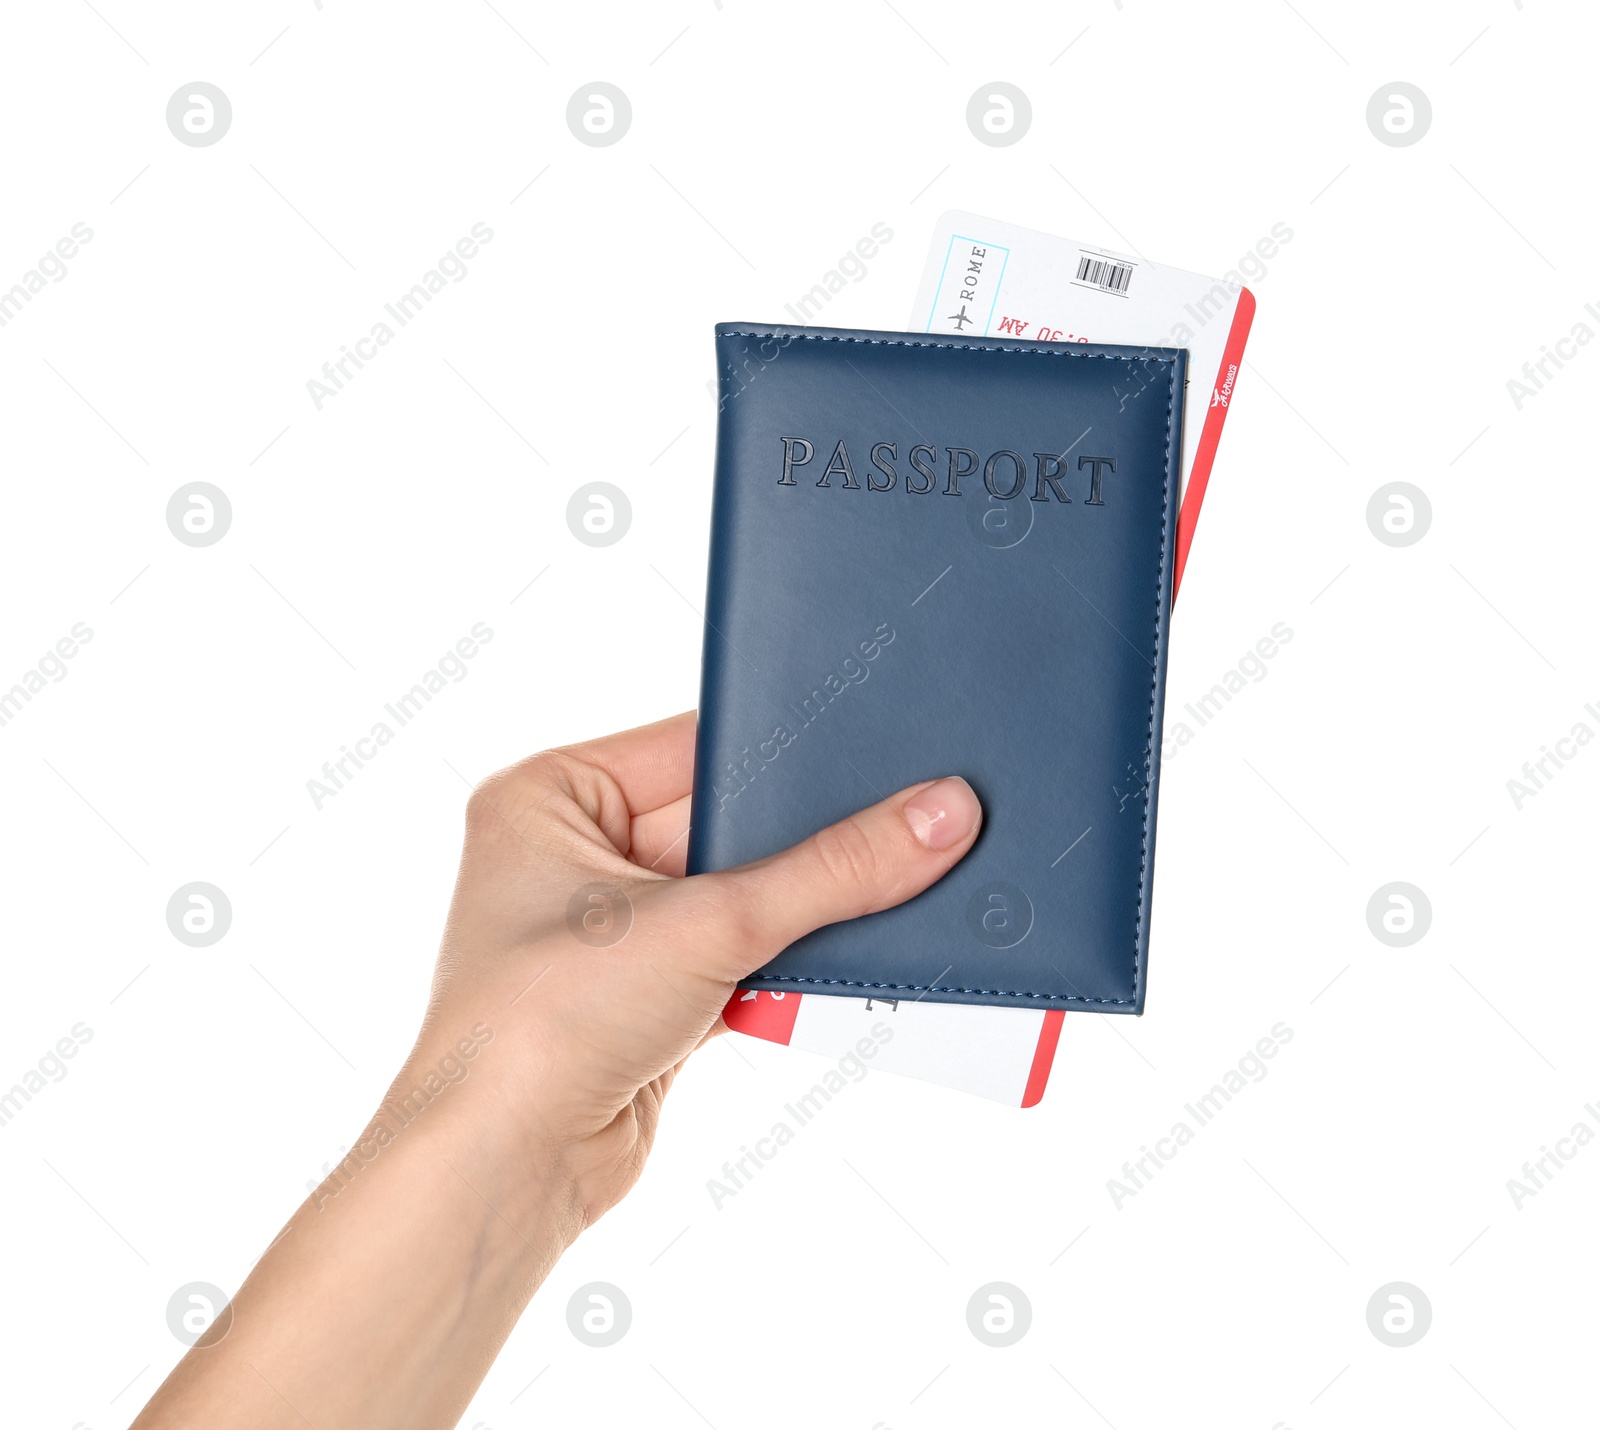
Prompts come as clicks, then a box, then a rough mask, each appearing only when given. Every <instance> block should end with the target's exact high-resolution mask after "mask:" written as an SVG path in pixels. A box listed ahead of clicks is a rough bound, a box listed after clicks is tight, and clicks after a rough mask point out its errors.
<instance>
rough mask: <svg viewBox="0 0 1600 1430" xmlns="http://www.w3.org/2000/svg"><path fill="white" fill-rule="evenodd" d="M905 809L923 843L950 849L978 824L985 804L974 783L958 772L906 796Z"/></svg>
mask: <svg viewBox="0 0 1600 1430" xmlns="http://www.w3.org/2000/svg"><path fill="white" fill-rule="evenodd" d="M902 812H903V813H904V814H905V817H906V823H907V824H909V825H910V826H911V832H912V833H913V834H914V835H916V836H917V841H918V842H919V843H920V844H923V845H925V846H926V847H927V848H929V849H949V848H950V847H951V846H952V845H955V844H959V843H960V842H961V841H962V840H963V839H965V838H966V837H967V836H968V835H969V834H971V833H972V831H973V830H974V829H976V828H977V827H978V820H979V819H981V818H982V817H983V806H982V805H980V804H979V803H978V796H977V795H975V794H974V793H973V792H972V786H971V785H969V784H968V783H967V782H966V781H965V780H964V779H962V778H961V777H960V776H959V775H951V776H949V778H947V779H942V780H938V781H936V782H935V783H933V784H931V785H929V786H928V787H927V789H925V790H923V791H922V793H921V794H919V795H916V796H915V797H914V798H912V799H909V800H907V801H906V804H905V808H904V810H903V811H902Z"/></svg>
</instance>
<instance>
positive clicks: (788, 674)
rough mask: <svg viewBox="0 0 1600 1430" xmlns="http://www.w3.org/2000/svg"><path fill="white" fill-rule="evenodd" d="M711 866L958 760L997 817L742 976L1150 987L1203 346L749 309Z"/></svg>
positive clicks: (725, 497)
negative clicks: (927, 868) (928, 874)
mask: <svg viewBox="0 0 1600 1430" xmlns="http://www.w3.org/2000/svg"><path fill="white" fill-rule="evenodd" d="M716 355H717V369H718V418H717V453H716V471H715V482H714V493H713V506H712V527H711V542H710V562H709V573H708V579H707V589H706V606H705V643H704V652H703V659H702V667H701V695H700V723H699V733H698V736H697V744H696V752H695V776H694V790H693V797H692V808H691V826H690V833H689V851H688V872H689V873H691V874H695V873H702V872H705V871H708V870H715V869H724V868H729V867H732V866H735V865H739V864H744V863H747V862H749V861H751V860H754V859H759V858H762V857H764V856H766V855H769V854H772V853H775V852H777V851H778V850H780V849H783V848H786V847H787V846H789V845H791V844H794V843H796V842H798V841H799V840H801V839H803V838H805V837H806V836H807V835H809V834H812V833H813V832H815V831H816V830H817V829H820V828H822V827H823V826H825V825H828V824H831V823H833V822H835V821H836V820H839V819H842V818H844V817H845V816H846V815H848V814H850V813H852V812H854V811H855V810H858V809H860V808H862V807H863V806H864V805H867V804H871V803H873V802H874V801H876V800H879V799H882V798H884V797H886V796H887V795H889V794H892V793H894V792H895V791H896V790H899V789H901V788H903V787H904V786H906V785H910V784H914V783H916V782H917V781H920V780H926V779H934V778H937V777H939V776H942V775H949V774H958V775H962V776H963V777H965V778H966V779H967V780H968V782H969V783H970V784H971V785H972V786H973V788H974V789H975V790H976V791H977V794H978V797H979V798H980V799H981V800H982V802H983V807H984V824H983V828H982V830H981V832H980V834H979V837H978V840H977V843H976V844H975V846H974V847H973V849H972V850H971V852H970V853H968V854H967V856H966V858H965V859H963V860H962V861H961V862H960V863H958V864H956V865H955V867H954V868H953V870H952V871H951V872H950V873H949V874H947V875H945V876H944V878H943V879H941V880H940V881H939V882H938V883H936V884H935V885H933V887H932V888H930V889H928V890H926V891H925V892H924V893H922V894H919V895H917V896H916V897H914V898H912V899H911V900H909V901H908V902H907V903H904V904H902V905H900V906H898V907H896V908H893V909H887V910H884V911H883V912H881V913H876V914H869V915H867V916H866V917H864V918H859V919H852V920H848V921H845V922H842V923H836V924H831V925H829V926H828V927H826V928H823V929H819V930H817V931H815V932H814V933H811V934H808V935H806V936H805V937H804V938H802V939H800V940H799V941H797V942H796V943H794V944H792V945H790V946H789V947H788V948H787V949H785V950H784V951H783V952H782V953H781V954H779V955H778V956H777V957H776V958H775V959H773V960H772V962H771V963H769V964H768V965H767V966H765V967H764V968H762V969H760V970H758V971H757V973H756V974H755V975H754V976H752V977H751V978H748V979H746V980H744V981H743V982H742V983H741V985H740V986H741V987H743V988H746V989H758V990H765V991H768V992H772V993H782V992H794V993H804V994H813V993H815V994H824V995H826V994H834V995H843V996H849V997H853V998H865V997H871V998H881V999H883V1000H885V1001H898V1000H901V999H908V1000H914V1001H929V1002H935V1003H973V1004H988V1005H994V1006H999V1007H1018V1008H1024V1007H1025V1008H1046V1009H1056V1008H1059V1009H1065V1010H1082V1011H1090V1012H1099V1013H1140V1012H1142V1011H1143V1009H1144V1000H1145V991H1146V983H1147V979H1146V970H1147V963H1148V953H1149V941H1150V907H1151V891H1152V875H1153V868H1154V858H1155V834H1156V797H1157V789H1158V785H1159V776H1160V753H1161V722H1162V702H1163V695H1164V691H1165V681H1166V657H1167V637H1168V627H1169V621H1170V615H1171V606H1172V581H1173V555H1174V545H1175V527H1176V521H1177V514H1178V494H1179V484H1180V470H1181V464H1182V448H1183V439H1182V420H1183V397H1184V381H1185V365H1186V356H1187V355H1186V353H1185V352H1184V351H1182V350H1180V349H1169V348H1158V347H1115V346H1097V345H1095V344H1090V343H1078V342H1071V343H1060V342H1021V341H1014V340H1006V339H1003V338H992V337H981V336H966V335H963V334H953V333H952V334H939V335H930V334H911V333H889V332H865V331H851V330H844V329H832V328H807V327H792V326H787V325H775V324H770V323H729V324H721V325H719V326H718V327H717V329H716Z"/></svg>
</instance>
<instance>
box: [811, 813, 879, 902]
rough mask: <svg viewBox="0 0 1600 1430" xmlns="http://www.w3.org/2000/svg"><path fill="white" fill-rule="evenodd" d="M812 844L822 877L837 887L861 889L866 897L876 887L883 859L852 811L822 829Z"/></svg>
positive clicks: (868, 833)
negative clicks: (844, 817)
mask: <svg viewBox="0 0 1600 1430" xmlns="http://www.w3.org/2000/svg"><path fill="white" fill-rule="evenodd" d="M813 847H814V851H815V854H816V861H817V865H818V867H819V868H820V869H821V871H822V873H823V877H824V878H826V879H827V880H828V881H829V882H831V883H832V884H833V885H835V886H836V887H837V888H839V889H841V890H852V889H859V890H860V891H861V892H862V895H863V897H865V896H866V895H867V894H868V893H869V892H870V891H871V890H872V889H874V888H876V887H877V884H878V880H879V876H880V875H881V873H882V867H883V861H882V859H881V858H880V857H879V853H878V849H877V846H876V845H875V844H874V843H873V839H872V835H871V833H870V832H869V831H868V830H867V827H866V825H865V824H864V823H863V822H862V821H861V819H860V818H859V817H858V816H856V815H851V816H850V817H849V818H848V819H843V820H840V821H839V823H838V824H833V825H829V827H828V828H826V829H823V830H820V831H819V832H818V833H817V834H816V836H815V844H814V846H813Z"/></svg>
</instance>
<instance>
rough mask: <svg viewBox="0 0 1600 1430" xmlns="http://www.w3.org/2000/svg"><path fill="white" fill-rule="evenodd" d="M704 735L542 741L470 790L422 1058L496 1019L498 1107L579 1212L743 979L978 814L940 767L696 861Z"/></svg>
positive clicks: (613, 1175)
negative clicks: (842, 816) (714, 864)
mask: <svg viewBox="0 0 1600 1430" xmlns="http://www.w3.org/2000/svg"><path fill="white" fill-rule="evenodd" d="M694 734H695V718H694V714H693V712H690V713H688V714H684V715H680V716H677V717H675V718H673V719H671V720H664V721H662V722H661V723H659V724H656V725H649V726H645V727H644V728H642V729H638V730H630V731H628V732H626V733H625V734H621V735H613V736H611V737H609V738H607V739H602V740H595V741H592V742H590V743H587V744H582V745H575V746H572V747H570V748H568V749H564V750H553V751H550V752H548V753H545V754H541V755H535V756H533V757H532V758H531V759H528V760H524V761H523V762H522V763H521V764H518V765H515V766H513V767H512V768H511V769H509V770H505V771H502V772H501V773H500V774H498V775H495V776H494V777H492V778H491V779H489V780H486V781H485V782H484V783H483V784H482V785H481V786H479V788H478V789H477V790H476V791H475V792H474V794H473V796H472V799H471V801H470V802H469V804H468V807H467V838H466V848H465V850H464V852H463V855H462V860H461V873H460V876H459V878H458V880H457V883H456V891H455V898H454V900H453V902H452V905H451V910H450V918H449V922H448V924H447V926H446V929H445V937H444V947H443V950H442V952H441V953H440V957H439V967H438V972H437V974H436V976H435V979H434V989H433V999H432V1002H431V1004H430V1007H429V1013H428V1019H427V1025H426V1029H425V1031H424V1035H423V1037H422V1038H421V1039H419V1042H418V1051H417V1055H415V1056H414V1057H413V1059H412V1062H413V1064H416V1063H417V1062H418V1058H419V1057H420V1060H421V1066H429V1065H431V1063H432V1061H433V1060H434V1055H435V1053H436V1052H439V1051H441V1050H443V1051H448V1049H446V1048H444V1045H443V1044H441V1043H438V1042H437V1041H436V1040H435V1038H434V1037H433V1036H432V1031H433V1030H438V1031H439V1032H440V1033H442V1034H443V1035H444V1037H445V1040H446V1042H447V1041H448V1040H449V1038H450V1037H451V1036H452V1035H455V1034H459V1033H460V1032H463V1031H465V1030H467V1029H469V1028H471V1027H472V1026H474V1025H475V1024H477V1023H479V1022H482V1023H484V1024H486V1025H487V1026H488V1027H490V1028H492V1029H494V1033H495V1038H496V1039H497V1040H498V1042H497V1046H496V1049H495V1054H494V1057H495V1062H496V1064H497V1065H498V1067H499V1072H498V1073H497V1076H498V1077H499V1079H500V1080H501V1084H500V1087H499V1089H498V1100H499V1101H500V1103H501V1104H502V1106H501V1109H500V1115H501V1117H502V1118H504V1119H508V1120H509V1121H510V1122H511V1123H512V1124H514V1125H519V1126H521V1127H522V1128H523V1129H524V1130H523V1131H522V1133H521V1136H522V1137H523V1139H524V1145H526V1146H529V1147H537V1148H540V1149H542V1150H543V1153H544V1155H545V1156H547V1157H549V1158H551V1159H554V1160H559V1161H560V1162H561V1163H563V1164H564V1165H565V1168H566V1171H567V1174H568V1175H569V1176H570V1177H571V1179H572V1182H573V1184H574V1187H575V1190H576V1196H577V1201H576V1210H577V1211H579V1212H580V1213H581V1216H582V1220H583V1222H584V1223H588V1222H590V1221H593V1220H594V1219H595V1218H596V1217H598V1216H599V1215H601V1214H602V1213H603V1212H604V1211H605V1210H606V1209H607V1208H609V1207H610V1206H612V1205H614V1204H615V1203H616V1202H617V1200H618V1199H619V1198H621V1197H622V1195H623V1194H624V1193H625V1192H626V1191H627V1190H628V1189H629V1188H630V1187H631V1186H632V1185H633V1183H634V1182H635V1181H636V1180H637V1178H638V1176H639V1172H640V1170H641V1169H642V1167H643V1165H644V1159H645V1156H646V1154H647V1153H648V1152H649V1150H650V1144H651V1142H652V1140H653V1139H654V1137H655V1133H656V1126H657V1121H658V1118H659V1116H660V1112H661V1102H662V1099H663V1098H664V1097H665V1096H666V1092H667V1089H668V1088H669V1087H670V1086H671V1085H672V1080H673V1078H674V1077H675V1076H676V1074H677V1072H678V1070H679V1069H680V1068H681V1067H682V1066H683V1064H684V1061H685V1059H687V1058H688V1056H689V1054H690V1053H691V1052H693V1051H694V1049H695V1048H696V1047H698V1046H699V1045H700V1044H701V1043H702V1042H704V1041H705V1040H706V1038H707V1037H708V1035H711V1034H714V1033H717V1032H721V1031H724V1030H725V1025H723V1023H722V1020H721V1013H722V1009H723V1007H724V1005H725V1004H726V1003H727V1001H728V999H729V997H730V996H731V995H732V993H733V991H734V986H735V984H736V983H737V981H738V980H739V979H740V978H742V977H744V976H745V975H747V974H749V973H751V972H753V971H754V970H755V969H757V968H759V967H761V966H762V965H763V964H765V963H767V962H768V961H770V960H771V959H772V958H773V957H775V956H776V955H777V954H778V953H780V952H781V951H782V950H783V949H784V948H785V947H787V946H788V945H789V944H791V943H793V942H794V941H795V940H796V939H797V938H799V937H800V936H801V935H802V934H804V933H808V932H810V931H811V930H812V929H815V928H820V927H821V926H823V925H824V924H830V923H836V922H838V921H839V920H841V919H848V918H855V917H857V916H858V915H861V914H869V913H874V912H876V911H878V910H879V909H886V908H889V907H891V906H892V905H894V904H898V903H902V902H904V901H905V900H906V899H908V898H910V897H911V896H912V895H913V894H917V893H920V892H921V891H922V890H923V889H925V888H927V887H928V885H930V884H932V883H933V882H934V881H935V880H936V879H938V878H939V877H940V876H941V875H942V874H944V873H945V872H946V871H947V870H949V869H950V868H951V867H952V866H953V865H954V864H955V862H956V860H958V859H959V858H960V857H961V856H962V855H964V854H965V853H966V852H967V850H968V849H970V848H971V847H972V842H973V840H974V839H975V838H976V837H977V833H978V827H979V824H980V822H981V811H980V809H979V806H978V800H977V797H976V796H975V795H974V794H973V792H972V790H971V788H970V787H969V786H968V785H967V783H966V781H965V780H961V779H944V780H940V781H937V782H935V781H929V782H926V783H924V784H919V785H913V786H912V787H911V788H910V789H906V790H901V791H900V792H899V793H898V794H896V795H894V796H892V797H891V798H889V799H887V800H884V801H883V802H882V803H881V804H876V805H873V806H872V807H871V808H869V809H866V810H864V811H862V812H861V813H860V814H856V815H852V816H851V817H850V818H848V819H846V820H844V821H842V822H841V823H839V824H836V825H833V826H831V827H830V828H828V829H824V830H822V831H821V832H820V833H818V834H815V835H813V836H812V837H811V838H809V839H807V840H805V841H804V842H803V843H801V844H798V845H796V846H795V847H794V848H792V849H787V850H785V851H784V852H782V853H781V854H776V855H773V856H772V857H771V858H768V859H764V860H761V861H760V862H759V863H755V864H750V865H747V866H745V867H744V868H741V869H733V870H729V871H727V872H725V873H718V874H702V875H699V876H698V877H696V878H693V879H685V878H684V877H683V871H684V858H685V851H686V848H687V844H688V840H687V835H688V828H689V787H690V781H691V778H692V774H693V765H694ZM586 915H587V917H588V920H589V924H590V926H591V929H592V931H591V930H589V929H585V928H584V925H583V922H582V920H583V919H584V917H585V916H586ZM575 924H576V927H577V930H578V932H575V931H574V925H575ZM509 1068H514V1069H515V1071H508V1069H509ZM403 1081H404V1079H403V1078H402V1080H401V1083H397V1087H399V1086H401V1085H402V1084H403Z"/></svg>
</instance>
